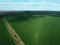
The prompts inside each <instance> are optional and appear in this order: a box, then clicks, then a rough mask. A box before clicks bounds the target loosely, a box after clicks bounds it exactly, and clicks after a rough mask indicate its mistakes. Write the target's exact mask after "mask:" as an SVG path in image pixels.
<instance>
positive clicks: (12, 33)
mask: <svg viewBox="0 0 60 45" xmlns="http://www.w3.org/2000/svg"><path fill="white" fill-rule="evenodd" d="M3 22H4V23H5V25H6V27H7V29H8V31H9V33H10V36H11V37H12V38H13V40H14V42H15V44H16V45H25V44H24V42H23V41H22V40H21V38H20V37H19V36H18V34H17V33H16V32H15V30H14V29H13V28H12V26H11V25H10V24H9V22H8V21H7V20H6V19H5V18H3Z"/></svg>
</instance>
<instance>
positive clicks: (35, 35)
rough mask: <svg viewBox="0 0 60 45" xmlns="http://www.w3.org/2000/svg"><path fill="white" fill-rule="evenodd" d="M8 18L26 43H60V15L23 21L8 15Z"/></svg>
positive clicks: (43, 44)
mask: <svg viewBox="0 0 60 45" xmlns="http://www.w3.org/2000/svg"><path fill="white" fill-rule="evenodd" d="M7 20H8V21H9V23H10V24H11V26H12V27H13V28H14V29H15V31H16V32H17V33H18V35H19V36H20V37H21V39H22V40H23V42H24V43H25V44H26V45H60V17H54V16H47V15H46V16H45V17H37V18H32V17H30V18H29V19H28V20H23V21H22V20H21V19H20V20H16V19H14V18H13V17H10V16H7ZM13 20H14V21H13Z"/></svg>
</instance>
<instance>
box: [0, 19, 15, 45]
mask: <svg viewBox="0 0 60 45" xmlns="http://www.w3.org/2000/svg"><path fill="white" fill-rule="evenodd" d="M0 45H15V44H14V42H13V40H12V38H11V37H10V35H9V32H8V30H7V28H6V26H5V25H4V23H3V20H2V18H0Z"/></svg>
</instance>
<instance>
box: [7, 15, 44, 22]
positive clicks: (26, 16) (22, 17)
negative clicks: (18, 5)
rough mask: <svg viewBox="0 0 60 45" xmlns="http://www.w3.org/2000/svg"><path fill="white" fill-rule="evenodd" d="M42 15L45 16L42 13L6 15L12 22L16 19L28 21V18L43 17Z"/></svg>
mask: <svg viewBox="0 0 60 45" xmlns="http://www.w3.org/2000/svg"><path fill="white" fill-rule="evenodd" d="M8 17H9V18H8ZM43 17H45V16H43V15H13V16H12V15H10V16H7V18H8V19H9V21H13V22H16V21H29V20H30V18H31V19H36V18H43Z"/></svg>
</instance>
